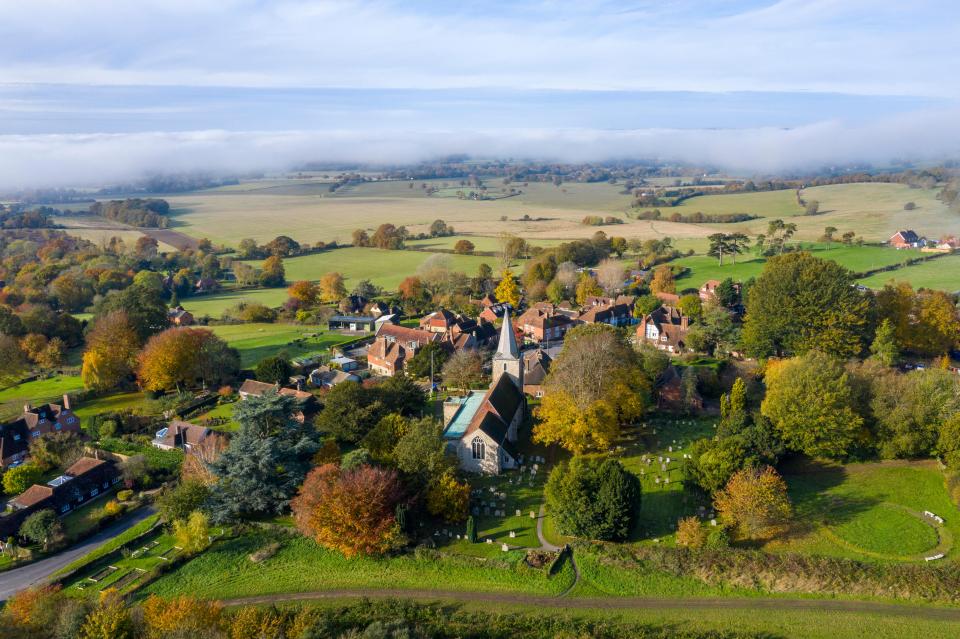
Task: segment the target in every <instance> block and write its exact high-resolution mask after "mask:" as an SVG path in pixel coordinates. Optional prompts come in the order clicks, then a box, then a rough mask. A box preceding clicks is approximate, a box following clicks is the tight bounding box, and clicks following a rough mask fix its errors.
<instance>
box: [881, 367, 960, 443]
mask: <svg viewBox="0 0 960 639" xmlns="http://www.w3.org/2000/svg"><path fill="white" fill-rule="evenodd" d="M870 383H871V395H872V398H871V400H870V409H871V412H872V413H873V417H874V420H875V422H876V434H877V445H878V448H879V450H880V455H881V456H882V457H886V458H897V457H901V458H916V457H923V456H927V455H930V454H931V453H932V452H933V451H934V450H935V449H936V448H937V441H938V436H939V433H940V431H941V427H942V425H943V424H944V423H945V422H947V421H948V420H949V419H950V418H951V417H952V416H953V415H955V414H957V413H958V412H960V381H958V379H957V376H956V375H955V374H954V373H951V372H949V371H945V370H941V369H937V368H930V369H926V370H914V371H910V372H909V373H907V374H901V373H899V372H895V371H892V370H887V371H884V374H880V375H872V376H871V377H870Z"/></svg>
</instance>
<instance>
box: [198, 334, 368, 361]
mask: <svg viewBox="0 0 960 639" xmlns="http://www.w3.org/2000/svg"><path fill="white" fill-rule="evenodd" d="M207 328H208V329H210V330H211V331H213V332H214V333H216V335H217V336H218V337H220V338H222V339H223V340H224V341H226V342H227V343H228V344H229V345H230V346H232V347H234V348H236V349H237V350H238V351H240V363H241V365H242V366H243V367H245V368H248V367H251V366H255V365H256V364H257V363H258V362H259V361H260V360H262V359H263V358H264V357H269V356H271V355H278V354H281V353H285V354H286V356H287V357H289V358H294V357H298V356H300V355H307V354H310V353H317V352H321V351H327V350H329V349H330V348H331V347H333V346H336V345H337V344H342V343H343V342H346V341H349V340H351V339H354V338H353V337H352V336H349V335H341V334H339V333H331V332H329V331H326V330H323V329H319V328H317V327H316V326H312V327H311V326H299V325H296V324H229V325H221V326H208V327H207Z"/></svg>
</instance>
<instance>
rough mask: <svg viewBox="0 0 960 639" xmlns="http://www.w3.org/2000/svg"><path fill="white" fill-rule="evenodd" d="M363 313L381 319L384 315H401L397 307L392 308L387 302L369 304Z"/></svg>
mask: <svg viewBox="0 0 960 639" xmlns="http://www.w3.org/2000/svg"><path fill="white" fill-rule="evenodd" d="M362 312H363V314H364V315H368V316H370V317H376V318H378V319H379V318H381V317H383V316H384V315H399V314H400V308H399V307H397V306H390V305H388V304H387V303H386V302H369V303H368V304H367V305H366V306H364V307H363V311H362Z"/></svg>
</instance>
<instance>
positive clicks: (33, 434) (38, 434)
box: [30, 430, 40, 437]
mask: <svg viewBox="0 0 960 639" xmlns="http://www.w3.org/2000/svg"><path fill="white" fill-rule="evenodd" d="M30 435H31V436H33V437H39V436H40V431H39V430H35V431H33V432H32V433H30Z"/></svg>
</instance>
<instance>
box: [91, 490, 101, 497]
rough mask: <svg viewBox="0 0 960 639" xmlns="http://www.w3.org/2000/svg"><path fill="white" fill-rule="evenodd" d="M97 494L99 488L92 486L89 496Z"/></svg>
mask: <svg viewBox="0 0 960 639" xmlns="http://www.w3.org/2000/svg"><path fill="white" fill-rule="evenodd" d="M99 494H100V489H99V488H94V489H93V490H91V491H90V496H91V497H96V496H97V495H99Z"/></svg>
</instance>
